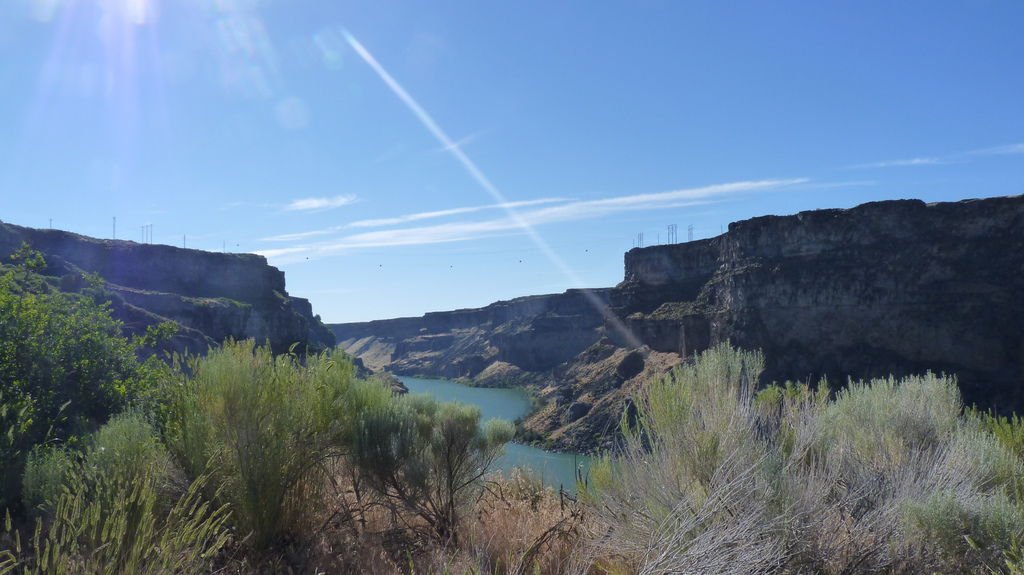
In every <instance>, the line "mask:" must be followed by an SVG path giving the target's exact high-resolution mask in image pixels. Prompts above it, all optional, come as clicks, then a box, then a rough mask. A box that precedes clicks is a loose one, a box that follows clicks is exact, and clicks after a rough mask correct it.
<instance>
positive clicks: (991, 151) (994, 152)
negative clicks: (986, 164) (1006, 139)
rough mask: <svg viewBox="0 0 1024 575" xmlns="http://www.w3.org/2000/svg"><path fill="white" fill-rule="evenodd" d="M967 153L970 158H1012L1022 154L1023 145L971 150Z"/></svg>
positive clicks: (1023, 150)
mask: <svg viewBox="0 0 1024 575" xmlns="http://www.w3.org/2000/svg"><path fill="white" fill-rule="evenodd" d="M967 153H968V154H970V155H972V156H1014V155H1017V154H1024V143H1020V144H1009V145H1006V146H994V147H991V148H981V149H979V150H971V151H970V152H967Z"/></svg>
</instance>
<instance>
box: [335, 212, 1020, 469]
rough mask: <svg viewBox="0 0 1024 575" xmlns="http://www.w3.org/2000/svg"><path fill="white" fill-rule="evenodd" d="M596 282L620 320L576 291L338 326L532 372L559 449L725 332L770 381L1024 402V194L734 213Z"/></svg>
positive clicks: (417, 357)
mask: <svg viewBox="0 0 1024 575" xmlns="http://www.w3.org/2000/svg"><path fill="white" fill-rule="evenodd" d="M594 293H595V294H597V295H598V299H600V300H601V301H603V302H607V305H608V306H609V309H610V310H611V312H612V314H613V316H614V317H615V318H617V319H618V321H608V320H607V319H606V316H605V315H603V314H602V312H601V311H599V310H598V309H596V308H595V307H594V306H593V305H591V303H590V302H589V301H588V300H587V298H584V297H582V293H581V292H578V291H573V292H567V293H565V294H560V295H550V296H535V297H530V298H520V299H516V300H512V301H509V302H498V303H496V304H492V305H490V306H487V307H485V308H481V309H477V310H459V311H455V312H442V313H433V314H427V315H426V316H424V317H422V318H404V319H397V320H385V321H376V322H367V323H362V324H340V325H332V326H331V328H332V330H333V331H334V333H335V335H336V336H337V339H338V341H339V342H340V343H341V345H342V346H343V347H344V348H345V349H346V350H348V351H349V352H351V353H353V354H355V355H357V356H359V357H362V358H363V359H364V361H365V362H366V363H367V365H368V366H370V367H373V368H377V369H380V368H386V369H388V370H390V371H392V372H394V373H398V374H418V375H427V376H442V377H465V378H470V379H473V380H474V381H476V382H478V383H481V384H494V385H500V384H523V385H532V386H535V387H536V389H538V391H539V393H540V394H541V396H542V397H544V398H546V399H547V400H548V401H547V404H546V406H545V407H544V408H542V409H541V411H540V412H538V413H537V414H535V415H534V416H533V417H532V418H531V419H530V421H528V422H527V427H528V428H530V429H532V430H534V431H536V432H538V433H540V434H543V435H545V436H546V437H548V438H549V440H550V441H551V442H552V444H553V445H554V446H556V447H565V448H577V449H579V448H587V447H592V446H594V445H595V444H597V443H599V442H600V441H601V440H600V439H599V437H598V436H600V435H601V432H602V431H603V430H605V429H608V428H609V426H610V425H612V424H613V423H614V422H615V421H617V418H618V416H619V414H620V413H621V409H622V405H623V402H624V401H625V398H626V397H627V395H628V393H629V391H630V390H631V389H633V388H634V387H635V386H637V385H641V384H642V382H643V381H644V380H645V379H646V378H647V377H649V376H650V375H653V374H656V373H658V372H661V371H664V370H666V369H668V368H669V367H671V366H672V365H674V364H676V363H678V362H679V361H685V360H686V359H687V358H689V357H692V356H693V355H694V354H695V353H698V352H700V351H702V350H704V349H707V348H708V347H709V346H711V345H714V344H716V343H718V342H723V341H731V342H732V343H733V344H735V345H738V346H740V347H744V348H750V349H754V348H759V349H762V350H763V351H764V353H765V356H766V359H767V370H766V373H765V378H764V379H765V381H783V380H787V379H790V380H811V381H816V380H817V379H818V378H820V377H827V378H829V380H830V381H832V382H834V383H843V382H845V381H846V380H847V378H848V377H849V378H854V379H860V378H869V377H876V376H884V375H889V374H893V375H897V376H898V375H904V374H908V373H915V372H923V371H925V370H933V371H944V372H947V373H953V374H956V375H957V376H958V378H959V380H960V382H961V387H962V391H963V393H964V397H965V399H966V401H967V402H968V403H976V404H978V405H981V406H983V407H994V408H996V409H998V410H1001V411H1008V410H1011V409H1017V410H1019V409H1021V408H1022V407H1024V196H1014V197H1004V198H991V199H984V200H967V201H962V202H951V203H936V204H926V203H924V202H921V201H916V200H899V201H886V202H874V203H869V204H864V205H861V206H857V207H855V208H851V209H845V210H817V211H809V212H801V213H799V214H796V215H792V216H766V217H760V218H754V219H750V220H745V221H741V222H736V223H733V224H730V226H729V230H728V232H727V233H724V234H722V235H720V236H718V237H715V238H711V239H706V240H699V241H694V242H687V243H682V244H673V245H661V246H654V247H648V248H639V249H633V250H630V251H629V252H627V253H626V255H625V277H624V280H623V282H622V283H620V284H619V285H618V286H616V287H614V288H610V289H603V290H594ZM617 323H620V324H621V325H624V326H625V327H626V328H627V329H628V331H629V332H631V333H632V336H633V337H627V336H626V335H625V334H624V333H622V330H620V329H617V328H616V327H615V324H617ZM637 343H639V344H640V345H637Z"/></svg>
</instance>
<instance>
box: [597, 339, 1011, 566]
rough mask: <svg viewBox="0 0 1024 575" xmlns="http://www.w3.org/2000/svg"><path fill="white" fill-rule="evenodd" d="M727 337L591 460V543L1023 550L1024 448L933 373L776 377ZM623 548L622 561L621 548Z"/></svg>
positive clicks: (766, 551)
mask: <svg viewBox="0 0 1024 575" xmlns="http://www.w3.org/2000/svg"><path fill="white" fill-rule="evenodd" d="M760 366H761V361H760V356H759V355H758V354H751V353H748V352H743V351H739V350H734V349H732V348H730V347H728V346H720V347H717V348H714V349H711V350H709V351H707V352H705V353H704V354H702V355H700V356H699V357H698V358H697V360H696V362H695V363H694V364H693V365H688V366H683V367H681V368H679V369H676V370H675V371H673V372H672V373H670V374H669V375H668V376H666V377H664V378H661V379H660V380H658V381H655V382H652V383H650V384H649V385H647V386H646V387H644V388H642V389H641V390H640V391H639V392H638V393H637V395H636V396H635V397H634V398H633V404H634V405H635V406H636V417H635V418H634V419H635V424H631V423H632V420H628V419H624V424H623V428H624V435H625V441H624V446H623V448H622V449H621V450H620V451H618V452H616V453H614V454H612V455H611V456H608V457H605V458H603V460H602V462H601V463H600V464H599V465H595V466H594V467H592V469H591V482H590V487H589V488H588V489H585V490H584V491H583V493H582V497H583V500H584V501H585V502H587V504H588V509H589V510H590V512H591V513H592V516H593V517H594V519H595V521H594V530H593V532H592V543H591V545H592V548H591V557H592V558H593V560H594V561H600V562H601V565H602V568H609V565H612V566H614V565H617V566H618V567H619V568H622V569H625V570H635V571H643V572H666V571H683V572H734V570H735V566H737V565H741V566H743V569H744V570H743V572H751V573H753V572H766V571H767V572H781V573H800V572H816V573H817V572H821V573H851V574H857V573H876V572H913V573H917V572H936V571H941V572H965V573H975V572H980V571H983V570H985V569H991V568H994V567H993V566H995V565H999V564H1000V562H1003V563H1006V564H1009V563H1010V561H1011V560H1013V557H1015V556H1014V555H1013V553H1014V551H1013V548H1012V545H1013V543H1012V542H1013V541H1014V540H1015V539H1016V540H1019V539H1017V538H1019V537H1020V534H1021V533H1022V530H1024V508H1022V506H1021V504H1020V499H1019V497H1018V496H1017V495H1016V493H1017V484H1018V481H1019V478H1020V477H1021V476H1024V463H1022V461H1021V459H1020V457H1019V456H1018V455H1016V454H1015V453H1014V452H1013V451H1012V450H1011V449H1009V448H1008V447H1007V446H1006V442H1005V440H1004V441H1003V442H1000V440H999V438H997V437H996V436H995V435H993V434H992V433H990V432H988V431H986V430H984V429H983V426H980V425H978V423H977V421H976V420H975V419H974V418H972V417H970V416H968V417H965V416H964V415H963V413H962V406H961V402H960V396H959V393H958V391H957V387H956V382H955V380H953V379H952V378H948V377H943V376H936V375H933V374H926V375H924V376H920V377H908V378H904V379H902V380H899V381H897V380H894V379H892V378H889V379H881V380H874V381H871V382H867V383H864V382H857V383H851V384H850V385H849V386H848V387H847V388H846V389H845V390H843V391H840V392H839V393H838V394H837V395H836V397H835V399H834V401H829V399H828V394H827V391H826V389H825V388H824V386H819V387H818V388H817V390H814V389H812V388H811V387H809V386H802V385H792V384H789V385H787V386H785V387H774V388H768V389H767V390H764V391H762V392H761V393H759V394H757V395H756V398H752V397H751V394H750V392H749V389H750V388H751V387H752V385H753V384H754V382H756V379H757V374H758V372H759V370H760ZM609 558H618V559H614V560H612V559H609Z"/></svg>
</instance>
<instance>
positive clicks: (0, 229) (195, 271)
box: [0, 222, 334, 353]
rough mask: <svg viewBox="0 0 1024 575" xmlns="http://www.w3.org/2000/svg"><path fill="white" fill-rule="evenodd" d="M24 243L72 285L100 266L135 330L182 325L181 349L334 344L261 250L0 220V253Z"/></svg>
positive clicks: (120, 314)
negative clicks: (122, 237)
mask: <svg viewBox="0 0 1024 575" xmlns="http://www.w3.org/2000/svg"><path fill="white" fill-rule="evenodd" d="M22 243H27V244H29V245H30V246H31V247H32V248H33V249H35V250H38V251H40V252H42V254H43V256H44V257H45V258H46V261H47V265H48V269H47V270H46V272H45V273H47V274H48V275H55V276H63V278H64V279H63V280H62V282H61V285H62V289H66V290H68V291H74V290H76V289H78V288H80V287H81V285H82V284H83V283H84V282H83V281H82V280H81V278H82V274H83V272H84V273H92V274H98V275H99V276H100V277H101V278H102V279H103V281H104V283H105V287H106V289H107V291H108V292H109V293H110V294H111V296H112V299H113V301H112V306H113V309H114V314H115V316H116V317H117V318H118V319H120V320H122V321H123V322H125V326H126V328H127V329H128V330H129V331H130V332H132V333H139V332H144V331H145V329H146V327H147V326H149V325H153V324H155V323H159V322H161V321H174V322H177V323H178V324H180V325H181V326H182V328H181V330H180V331H179V335H178V336H177V337H176V338H175V341H174V347H175V348H176V349H177V350H179V351H180V350H185V349H187V350H189V351H192V352H195V353H202V352H205V351H206V349H208V347H209V346H210V345H212V344H215V343H218V342H220V341H223V340H224V339H226V338H228V337H232V338H235V339H246V338H255V339H256V340H257V341H258V342H260V343H264V342H269V343H270V345H271V346H272V347H273V348H274V350H275V351H278V352H280V351H286V350H287V349H288V348H289V346H291V345H292V344H293V343H298V344H299V348H300V349H302V350H305V349H307V348H308V349H310V350H314V351H315V350H320V349H326V348H328V347H331V346H333V344H334V337H333V335H332V334H331V333H330V331H329V330H328V329H327V328H326V327H325V326H324V325H323V324H322V323H321V322H320V319H319V317H317V316H314V315H313V311H312V307H311V306H310V304H309V302H308V301H307V300H305V299H302V298H294V297H290V296H289V295H288V292H287V291H286V290H285V282H284V273H283V272H281V271H280V270H278V269H277V268H275V267H272V266H270V265H267V261H266V259H265V258H263V257H262V256H257V255H252V254H220V253H213V252H204V251H200V250H187V249H180V248H175V247H171V246H165V245H150V244H137V243H135V242H130V241H118V240H99V239H95V238H89V237H85V236H80V235H78V234H73V233H69V232H64V231H60V230H37V229H32V228H24V227H20V226H15V225H11V224H4V223H2V222H0V259H4V260H6V259H7V257H8V256H9V255H10V254H11V253H12V252H13V251H15V250H17V249H18V248H19V247H20V246H21V245H22Z"/></svg>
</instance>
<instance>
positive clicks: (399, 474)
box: [353, 395, 515, 542]
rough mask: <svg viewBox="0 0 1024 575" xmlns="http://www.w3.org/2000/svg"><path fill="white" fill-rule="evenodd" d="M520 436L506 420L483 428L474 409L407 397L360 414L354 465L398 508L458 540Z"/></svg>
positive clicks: (446, 538)
mask: <svg viewBox="0 0 1024 575" xmlns="http://www.w3.org/2000/svg"><path fill="white" fill-rule="evenodd" d="M514 433H515V428H514V427H513V426H512V424H511V423H509V422H507V421H502V420H490V421H488V422H487V423H485V424H484V425H483V426H481V425H480V410H479V409H477V408H475V407H471V406H467V405H461V404H453V403H445V404H439V403H437V402H436V401H434V400H433V399H431V398H429V397H427V396H422V395H412V396H404V397H402V398H399V399H397V400H396V401H394V402H393V403H391V404H384V405H380V406H378V407H376V408H374V409H368V410H366V411H364V412H363V413H362V415H361V417H360V420H359V429H358V436H357V437H356V440H355V444H354V453H353V459H354V461H355V463H356V465H357V466H358V468H359V469H360V471H361V473H362V474H363V475H364V476H365V477H366V478H367V480H368V483H369V484H370V485H371V486H372V487H373V488H374V489H375V490H376V491H377V492H378V493H380V494H381V495H383V496H384V497H385V498H386V500H387V501H389V502H390V504H391V505H392V506H393V507H394V508H396V509H401V510H402V511H406V512H411V513H413V514H414V515H416V516H418V517H419V518H420V519H422V520H423V521H424V522H426V524H427V525H428V526H429V528H430V530H431V532H432V533H433V534H434V535H435V536H436V537H438V538H439V539H440V540H442V541H445V542H448V541H455V540H456V539H457V536H458V526H459V522H460V517H461V514H462V513H463V512H464V511H465V509H466V507H467V505H468V504H469V503H470V502H471V501H472V500H473V499H474V497H475V496H476V494H477V493H478V490H479V487H480V484H481V480H482V478H483V477H484V475H485V474H486V473H487V471H488V470H489V469H490V467H491V465H492V464H493V463H494V460H495V459H496V458H497V457H498V456H499V455H500V454H501V452H502V449H503V447H504V445H505V443H507V442H508V441H510V440H511V439H512V436H513V435H514Z"/></svg>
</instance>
